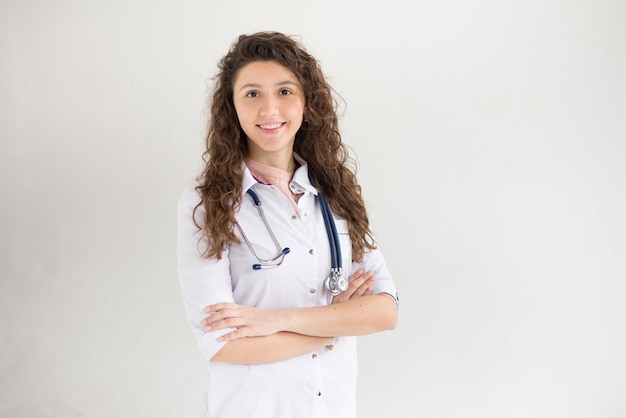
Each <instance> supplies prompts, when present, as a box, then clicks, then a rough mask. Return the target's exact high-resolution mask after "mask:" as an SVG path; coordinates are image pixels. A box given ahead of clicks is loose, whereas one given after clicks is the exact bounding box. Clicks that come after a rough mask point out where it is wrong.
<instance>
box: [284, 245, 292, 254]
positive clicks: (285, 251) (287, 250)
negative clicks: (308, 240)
mask: <svg viewBox="0 0 626 418" xmlns="http://www.w3.org/2000/svg"><path fill="white" fill-rule="evenodd" d="M290 251H291V250H290V249H289V247H285V248H283V254H289V252H290Z"/></svg>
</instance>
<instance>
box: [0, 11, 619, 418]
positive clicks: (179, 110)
mask: <svg viewBox="0 0 626 418" xmlns="http://www.w3.org/2000/svg"><path fill="white" fill-rule="evenodd" d="M625 21H626V6H625V4H624V3H623V2H621V1H608V0H601V1H598V0H596V1H592V0H587V1H579V0H569V1H557V0H542V1H537V0H530V1H496V0H479V1H461V0H456V1H437V0H430V1H418V2H409V1H404V0H387V1H384V2H380V3H378V2H376V3H374V2H371V3H370V2H363V1H357V0H344V1H341V0H335V1H331V0H321V1H315V2H296V1H278V0H267V1H263V2H256V1H255V2H253V1H249V0H246V1H240V2H236V1H222V2H219V3H218V2H214V1H198V0H183V1H176V2H174V1H169V2H167V1H155V0H109V1H79V0H56V1H44V0H40V1H36V0H2V2H1V3H0V139H1V142H0V152H1V154H0V199H1V202H2V204H1V207H0V210H1V212H0V245H1V255H0V274H1V276H0V355H1V358H0V417H3V418H18V417H19V418H21V417H29V418H33V417H45V418H48V417H55V418H56V417H89V418H91V417H94V418H98V417H107V418H109V417H124V418H125V417H132V418H141V417H151V418H154V417H157V418H160V417H176V418H180V417H197V416H198V412H199V410H200V407H201V404H202V397H203V390H204V365H203V360H202V358H201V355H200V353H199V350H198V349H197V347H196V343H195V339H194V338H193V336H192V334H191V331H190V329H189V327H188V325H187V323H186V320H185V317H184V313H183V305H182V299H181V297H180V292H179V288H178V279H177V276H176V264H175V229H176V224H175V206H176V201H177V199H178V197H179V194H180V192H181V191H182V189H183V187H184V186H185V185H187V184H188V183H189V182H191V181H192V179H193V177H194V176H195V175H196V174H197V173H198V170H199V168H200V163H201V160H200V154H201V152H202V146H203V144H202V143H203V137H204V130H205V113H206V112H205V95H206V89H207V86H208V85H209V84H210V77H211V76H212V75H213V74H214V73H215V64H216V62H217V60H218V59H219V58H220V57H221V56H222V55H223V54H224V53H225V52H226V50H227V48H228V46H229V45H230V43H231V42H232V41H233V40H235V38H236V37H237V36H238V35H239V34H241V33H250V32H254V31H257V30H278V31H282V32H285V33H288V34H295V35H300V36H301V37H302V38H301V39H302V41H303V43H304V44H305V45H306V46H307V48H308V49H309V50H310V52H312V53H313V54H314V55H315V56H316V57H317V58H318V59H319V60H320V61H321V63H322V66H323V68H324V70H325V72H326V73H327V75H328V77H329V79H330V81H331V83H332V84H333V85H334V86H335V87H336V89H337V90H338V92H339V93H340V94H341V95H342V96H343V97H344V99H345V100H346V102H347V107H346V108H345V113H344V118H343V119H342V129H343V134H344V140H345V142H346V143H347V144H348V145H349V146H350V147H351V148H352V149H353V150H354V151H355V154H356V155H357V156H358V159H359V163H360V165H359V172H358V175H359V179H360V181H361V183H362V185H363V193H364V196H365V199H366V203H367V205H368V208H369V210H370V211H371V218H372V223H373V227H374V231H375V233H376V235H377V237H378V239H379V241H380V244H381V248H382V250H383V252H384V254H385V255H386V257H387V260H388V263H389V267H390V269H391V270H392V272H393V273H394V277H395V281H396V284H397V286H398V288H399V290H400V297H401V312H400V313H401V318H400V324H399V326H398V328H397V329H396V330H395V331H392V332H385V333H382V334H378V335H374V336H368V337H363V338H361V340H360V345H359V352H360V365H361V367H360V375H359V397H358V400H359V411H360V413H359V417H360V418H370V417H371V418H374V417H375V418H379V417H420V418H421V417H427V418H440V417H450V418H452V417H480V418H503V417H506V418H514V417H532V418H537V417H550V418H554V417H558V418H576V417H593V418H609V417H610V418H613V417H624V416H626V396H624V394H625V393H626V308H625V306H624V300H625V298H626V281H625V278H626V261H625V254H626V239H625V236H626V220H625V219H626V218H625V216H624V214H625V213H626V184H625V180H626V117H625V115H626V80H625V74H626V25H625V24H624V22H625Z"/></svg>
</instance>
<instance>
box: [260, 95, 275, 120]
mask: <svg viewBox="0 0 626 418" xmlns="http://www.w3.org/2000/svg"><path fill="white" fill-rule="evenodd" d="M277 114H278V100H276V98H274V97H265V98H264V99H263V103H262V104H261V116H273V115H277Z"/></svg>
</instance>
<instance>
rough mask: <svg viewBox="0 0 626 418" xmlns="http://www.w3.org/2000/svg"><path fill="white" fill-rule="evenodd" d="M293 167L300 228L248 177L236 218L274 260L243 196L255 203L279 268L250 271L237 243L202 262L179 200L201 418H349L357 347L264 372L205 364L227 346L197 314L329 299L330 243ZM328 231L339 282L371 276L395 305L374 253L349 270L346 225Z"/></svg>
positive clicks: (189, 197) (341, 344) (352, 341)
mask: <svg viewBox="0 0 626 418" xmlns="http://www.w3.org/2000/svg"><path fill="white" fill-rule="evenodd" d="M295 157H296V158H297V159H298V161H299V162H300V164H301V166H300V167H299V168H298V169H297V170H296V172H295V173H294V177H293V179H292V181H291V183H290V187H292V188H294V189H295V190H296V191H301V192H303V193H304V194H303V195H302V196H301V197H300V199H299V201H298V206H299V208H300V211H301V213H302V219H300V218H299V217H298V216H297V215H296V212H295V210H294V208H293V207H292V205H291V203H290V202H289V200H288V199H287V198H286V197H285V196H284V195H283V194H282V193H281V192H280V191H279V190H278V189H276V188H275V187H274V186H271V185H264V184H261V183H258V182H257V181H256V180H255V179H254V177H252V175H251V174H250V172H249V171H248V169H247V168H246V170H245V173H244V177H243V192H244V196H243V203H242V205H241V209H240V210H239V212H238V213H237V215H236V218H237V222H238V223H239V224H240V226H241V227H242V229H243V230H244V232H245V234H246V235H247V237H248V239H249V240H250V241H251V243H252V245H253V247H254V248H255V250H256V252H257V254H258V255H259V257H260V258H272V257H274V256H275V255H276V254H277V249H276V246H275V244H274V242H273V241H272V239H271V237H270V235H269V233H268V231H267V229H266V227H265V226H264V224H263V222H262V219H261V217H260V216H259V213H258V212H257V209H256V208H255V207H254V205H253V204H252V199H251V198H250V197H249V196H248V195H246V194H245V191H246V190H248V188H252V189H253V190H254V192H256V193H257V195H258V196H259V198H260V200H261V202H262V205H263V209H264V212H265V216H266V217H267V220H268V223H269V225H270V227H271V228H272V230H273V232H274V234H275V235H276V237H277V239H278V242H279V243H280V244H281V246H282V247H289V248H290V250H291V251H290V253H289V254H287V255H286V256H285V258H284V261H283V263H282V265H281V266H279V267H277V268H270V269H261V270H253V269H252V265H253V264H254V263H257V262H258V261H257V259H256V258H255V257H254V256H253V255H252V253H251V252H250V250H249V249H248V247H247V245H246V244H245V242H243V240H242V243H241V244H231V245H230V246H229V247H228V249H227V250H226V251H225V252H224V253H223V254H222V258H221V260H215V259H213V260H207V259H205V258H202V256H201V254H200V251H199V250H201V249H202V248H203V245H206V242H205V241H202V240H201V241H200V243H198V239H199V238H200V236H201V235H200V233H199V232H198V230H197V228H196V226H195V225H194V224H193V221H192V218H191V217H192V211H193V208H194V207H195V206H196V204H197V203H198V202H199V196H198V194H197V192H196V191H195V190H194V189H193V187H189V189H187V190H186V191H185V192H184V193H183V195H182V196H181V198H180V201H179V208H178V272H179V278H180V285H181V290H182V295H183V299H184V304H185V310H186V314H187V317H188V319H189V323H190V325H191V328H192V330H193V332H194V333H195V335H196V337H197V338H198V343H199V346H200V350H201V351H202V353H203V355H204V357H205V358H206V360H207V367H208V381H207V402H206V410H205V417H210V418H238V417H267V418H305V417H311V418H313V417H319V418H322V417H324V418H330V417H336V418H354V417H356V393H355V392H356V383H357V356H356V355H357V353H356V337H341V338H337V339H336V340H335V344H334V345H335V348H334V350H332V351H329V350H327V349H322V350H318V351H315V352H311V353H308V354H306V355H301V356H298V357H295V358H291V359H288V360H284V361H279V362H275V363H270V364H260V365H235V364H230V363H211V362H209V359H210V358H211V357H213V355H214V354H215V353H217V352H218V351H219V350H220V348H222V346H223V345H224V344H225V343H223V342H218V341H217V338H218V337H219V336H220V335H223V334H225V333H227V332H229V331H230V330H220V331H214V332H205V331H204V329H203V328H202V326H201V325H200V322H201V321H202V320H203V319H204V318H205V317H206V314H205V313H203V312H202V310H203V309H204V308H205V307H206V306H207V305H210V304H213V303H217V302H235V303H238V304H243V305H249V306H255V307H258V308H263V309H282V308H298V307H309V306H320V305H327V304H330V302H331V296H330V295H329V294H328V293H327V292H326V291H325V289H324V279H325V278H326V276H327V275H328V272H329V270H330V248H329V242H328V235H327V233H326V229H325V226H324V220H323V217H322V213H321V209H320V206H319V201H318V199H316V197H315V196H316V195H317V190H316V188H315V187H313V186H312V185H311V183H310V181H309V178H308V174H307V165H306V163H305V162H304V161H302V160H301V159H300V158H299V157H298V156H295ZM203 215H204V211H203V209H202V208H199V209H198V211H197V212H196V219H197V220H202V219H203ZM335 222H336V225H337V230H338V233H339V236H340V241H341V250H342V259H343V270H344V272H343V274H344V277H349V276H350V274H352V272H353V271H356V270H357V269H358V268H363V269H364V270H366V271H367V270H374V272H375V276H376V283H375V286H374V293H389V294H391V295H396V289H395V287H394V284H393V282H392V279H391V275H390V274H389V271H388V270H387V268H386V266H385V261H384V259H383V256H382V255H381V253H380V251H378V250H373V251H369V252H366V253H365V255H364V258H363V261H362V262H360V263H353V262H352V261H351V257H352V251H351V248H352V247H351V243H350V238H349V235H348V229H347V223H346V221H345V220H341V219H337V218H336V217H335ZM200 224H201V223H200ZM236 231H237V230H236ZM237 233H238V232H237Z"/></svg>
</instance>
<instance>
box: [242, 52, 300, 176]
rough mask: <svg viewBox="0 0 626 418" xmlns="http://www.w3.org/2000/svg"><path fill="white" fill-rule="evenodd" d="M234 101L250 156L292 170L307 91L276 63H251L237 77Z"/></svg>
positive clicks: (290, 73) (285, 69) (286, 70)
mask: <svg viewBox="0 0 626 418" xmlns="http://www.w3.org/2000/svg"><path fill="white" fill-rule="evenodd" d="M233 100H234V104H235V110H236V111H237V117H238V118H239V123H240V124H241V128H242V129H243V131H244V132H245V133H246V136H247V139H248V157H250V158H252V159H253V160H256V161H259V162H261V163H264V164H267V165H271V166H274V167H278V168H283V169H285V170H287V169H289V164H291V161H292V150H293V143H294V140H295V137H296V132H298V129H300V125H302V119H303V117H304V92H303V91H302V86H301V85H300V83H299V82H298V79H297V78H296V76H295V75H294V74H293V73H292V72H291V71H290V70H289V69H287V68H286V67H283V66H282V65H280V64H278V63H277V62H275V61H255V62H251V63H249V64H246V65H245V66H243V67H242V68H241V69H240V70H239V73H238V74H237V76H236V78H235V82H234V84H233Z"/></svg>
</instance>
